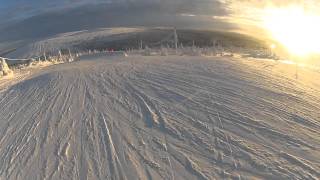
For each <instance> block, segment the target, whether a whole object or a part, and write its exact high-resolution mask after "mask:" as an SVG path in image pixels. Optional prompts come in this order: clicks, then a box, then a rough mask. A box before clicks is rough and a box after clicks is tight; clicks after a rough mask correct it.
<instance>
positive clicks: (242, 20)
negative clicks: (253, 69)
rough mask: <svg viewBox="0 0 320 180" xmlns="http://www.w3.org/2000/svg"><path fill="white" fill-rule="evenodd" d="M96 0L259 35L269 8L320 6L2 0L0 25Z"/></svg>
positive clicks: (317, 3)
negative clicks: (266, 10)
mask: <svg viewBox="0 0 320 180" xmlns="http://www.w3.org/2000/svg"><path fill="white" fill-rule="evenodd" d="M97 4H98V5H99V4H104V5H108V4H109V5H110V6H111V5H114V4H116V5H117V7H122V9H121V10H123V8H125V9H126V12H124V13H127V14H129V13H131V12H134V11H139V12H140V14H143V13H144V12H145V13H146V16H148V13H150V12H157V14H158V15H159V17H160V16H161V18H162V19H163V20H161V22H163V21H166V18H167V19H168V20H169V18H168V17H170V16H181V17H184V18H185V19H190V22H191V23H192V22H194V23H195V24H197V22H202V25H207V26H208V27H211V26H212V27H213V26H214V24H215V23H216V24H217V23H220V25H219V28H220V29H225V30H233V31H240V32H247V33H252V34H256V35H258V36H259V35H260V34H259V33H260V32H262V31H260V30H261V28H262V25H261V24H262V22H261V21H262V17H263V16H264V13H265V9H266V8H269V7H277V8H284V7H287V6H290V5H299V6H303V7H304V8H305V9H307V10H308V11H313V12H317V11H319V9H320V0H281V1H280V0H54V1H53V0H0V25H1V24H4V23H8V22H12V21H19V20H21V19H27V18H29V17H32V16H36V15H40V14H43V13H46V12H53V11H60V10H64V9H69V8H76V7H79V6H84V5H97ZM133 9H134V10H133ZM133 15H135V14H133ZM162 15H163V17H162ZM161 25H162V24H161Z"/></svg>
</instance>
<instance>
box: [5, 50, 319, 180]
mask: <svg viewBox="0 0 320 180" xmlns="http://www.w3.org/2000/svg"><path fill="white" fill-rule="evenodd" d="M299 73H300V74H299V78H298V80H296V79H295V76H294V74H295V68H294V66H291V65H284V64H278V63H276V62H267V61H250V60H243V59H236V58H230V57H228V58H227V57H219V58H217V57H187V56H186V57H183V56H182V57H179V56H167V57H166V56H164V57H143V56H129V57H103V56H94V55H93V56H86V57H83V58H82V60H81V61H79V62H73V63H68V64H61V65H55V66H50V67H46V68H44V69H42V70H41V71H37V72H36V73H32V74H30V75H29V77H28V78H26V79H24V80H21V81H20V82H19V83H17V84H15V85H10V87H8V89H7V90H5V91H2V92H0V179H41V180H44V179H57V180H60V179H80V180H84V179H112V180H114V179H121V180H125V179H128V180H129V179H170V180H173V179H174V180H178V179H181V180H184V179H222V178H225V179H231V178H232V179H253V178H258V179H318V178H320V133H319V129H320V113H319V112H320V84H319V81H317V80H316V79H317V78H316V77H319V72H316V71H313V70H308V69H301V70H300V72H299Z"/></svg>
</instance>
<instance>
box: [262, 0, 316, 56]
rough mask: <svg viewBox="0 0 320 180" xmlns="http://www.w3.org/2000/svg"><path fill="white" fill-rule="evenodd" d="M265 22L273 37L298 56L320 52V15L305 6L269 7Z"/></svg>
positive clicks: (266, 11) (265, 14)
mask: <svg viewBox="0 0 320 180" xmlns="http://www.w3.org/2000/svg"><path fill="white" fill-rule="evenodd" d="M263 24H264V27H265V28H266V29H267V31H268V32H269V33H270V34H271V36H272V38H273V39H275V40H276V41H278V42H279V43H281V44H282V45H283V46H285V47H286V48H287V50H288V51H289V52H290V53H291V54H293V55H296V56H307V55H311V54H320V16H319V15H316V14H312V13H309V12H306V10H304V8H303V7H299V6H291V7H286V8H267V9H265V11H264V17H263Z"/></svg>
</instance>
